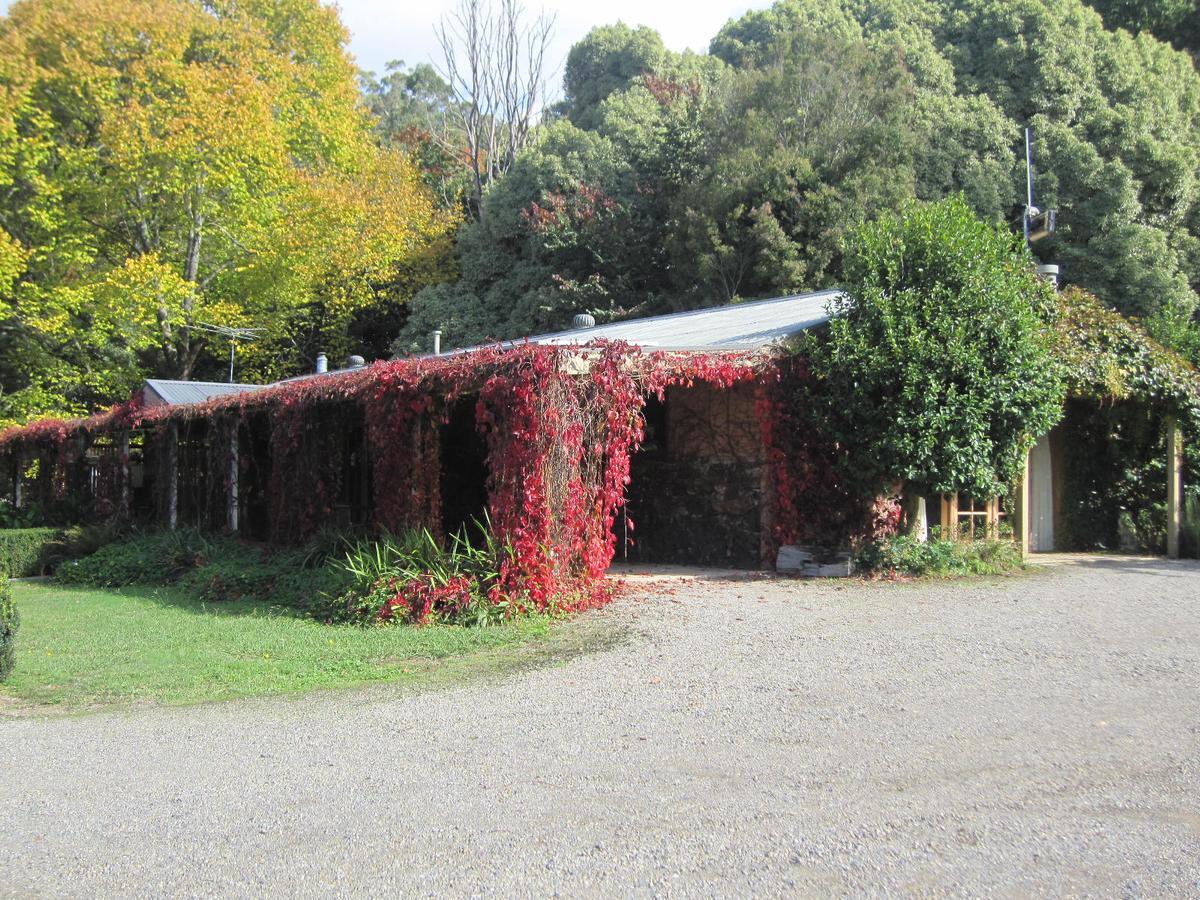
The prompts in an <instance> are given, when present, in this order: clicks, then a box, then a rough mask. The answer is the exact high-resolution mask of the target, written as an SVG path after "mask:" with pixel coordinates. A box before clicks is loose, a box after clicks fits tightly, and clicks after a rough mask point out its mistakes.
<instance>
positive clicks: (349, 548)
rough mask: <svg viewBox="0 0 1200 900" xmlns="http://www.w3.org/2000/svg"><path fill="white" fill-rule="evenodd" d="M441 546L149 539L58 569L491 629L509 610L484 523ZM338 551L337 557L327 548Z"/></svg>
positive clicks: (330, 616)
mask: <svg viewBox="0 0 1200 900" xmlns="http://www.w3.org/2000/svg"><path fill="white" fill-rule="evenodd" d="M473 530H474V531H476V532H477V536H476V537H475V538H474V540H472V539H471V538H470V537H469V536H468V534H467V532H466V531H465V530H464V531H463V532H462V533H459V534H456V535H453V536H451V538H450V539H449V541H448V542H447V544H446V545H445V546H444V547H443V546H442V545H440V544H439V542H438V540H437V539H436V538H435V537H434V536H433V535H432V534H431V533H430V532H429V531H427V530H424V529H422V530H419V531H411V532H407V533H406V534H404V535H402V536H401V537H394V536H392V535H388V534H385V535H383V536H382V537H380V538H373V539H365V538H354V539H351V538H348V537H347V536H346V535H345V534H342V535H338V536H336V541H335V536H334V535H333V534H332V533H329V534H321V535H318V536H317V537H316V538H314V540H313V542H312V543H311V544H310V545H309V546H308V547H305V548H302V549H297V550H287V551H270V550H268V549H266V548H262V547H255V546H252V545H250V544H246V543H244V542H242V541H239V540H237V539H236V538H233V537H219V536H211V535H204V534H201V533H200V532H198V531H194V530H190V529H187V530H181V531H177V532H149V533H143V534H139V535H135V536H134V537H132V538H130V539H127V540H124V541H120V542H117V543H110V544H107V545H105V546H102V547H100V548H99V549H98V550H97V551H96V552H95V553H93V554H91V555H90V556H87V557H85V558H83V559H78V560H71V561H67V562H64V563H63V564H62V565H61V566H60V567H59V568H58V570H57V571H56V573H55V577H56V579H57V580H58V581H60V582H62V583H65V584H82V585H88V586H91V587H123V586H125V585H132V584H154V585H157V584H172V583H177V584H178V586H179V587H180V589H181V590H183V591H185V592H186V593H188V594H190V595H191V596H193V597H195V598H197V599H199V600H203V601H206V602H213V603H220V602H226V601H234V600H257V601H270V602H272V603H273V604H275V605H278V606H286V607H290V608H293V609H296V610H299V611H302V612H305V613H307V614H308V615H311V616H313V617H314V618H318V619H323V620H327V621H330V620H332V621H352V622H362V623H371V624H373V623H378V622H387V623H411V624H424V623H426V622H431V621H438V622H447V623H453V624H460V625H490V624H495V623H497V622H500V621H502V620H503V619H504V618H506V617H507V616H508V615H509V614H510V612H512V611H515V610H516V609H517V608H523V606H522V605H521V604H516V605H513V604H512V601H511V599H510V598H508V597H507V596H504V595H503V594H502V592H501V590H500V587H499V583H500V573H501V569H502V567H503V565H504V564H505V563H506V562H510V561H511V560H512V558H513V551H512V548H511V546H510V545H508V544H501V543H500V542H498V541H496V540H495V538H494V537H492V535H491V530H490V528H488V527H487V526H486V525H484V524H480V523H476V525H475V527H474V529H473ZM335 548H337V549H335Z"/></svg>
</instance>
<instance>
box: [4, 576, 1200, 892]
mask: <svg viewBox="0 0 1200 900" xmlns="http://www.w3.org/2000/svg"><path fill="white" fill-rule="evenodd" d="M592 615H593V616H595V617H597V618H595V619H592V622H593V623H595V622H601V623H604V624H606V625H612V626H614V627H619V628H621V629H622V630H623V631H624V632H625V637H624V639H623V640H622V641H620V642H619V643H617V644H616V645H615V646H609V647H608V648H607V649H604V650H601V651H598V652H595V653H592V654H589V655H586V656H582V657H577V658H575V659H572V660H570V661H568V662H566V663H565V664H563V665H560V666H556V667H552V668H542V669H538V670H535V671H527V672H523V673H520V674H517V675H513V676H511V677H508V678H506V679H504V680H502V681H499V682H491V683H477V684H474V685H472V686H469V687H465V688H459V689H455V690H451V691H442V692H435V693H425V694H416V695H412V694H410V695H405V694H402V693H400V692H398V691H397V690H396V689H379V688H376V689H371V690H367V691H357V692H353V693H348V694H336V695H325V696H320V697H309V698H306V699H301V700H272V701H261V702H239V703H229V704H221V705H213V706H205V707H193V708H189V709H154V710H141V711H134V712H124V713H106V714H99V715H90V716H81V717H75V718H60V719H50V720H34V719H9V720H6V721H5V720H0V893H6V892H7V893H12V894H17V895H25V894H31V893H44V894H56V895H57V894H73V895H96V894H99V895H138V896H146V895H160V894H171V895H179V894H186V895H213V894H217V895H230V894H232V895H244V896H250V895H255V896H257V895H264V894H265V895H296V894H298V895H302V896H308V895H315V894H329V893H332V892H337V893H354V894H370V895H383V894H391V893H395V892H398V891H399V892H403V893H405V894H442V893H453V894H485V893H494V892H499V893H503V894H506V895H536V896H544V895H547V894H554V893H559V894H568V895H611V894H621V895H626V894H637V895H648V894H679V895H697V894H704V895H710V894H719V895H727V894H745V893H756V894H764V893H765V894H778V893H782V892H788V893H803V894H814V893H815V894H833V893H839V894H840V893H846V892H852V893H856V894H857V893H868V894H883V893H893V892H905V893H919V894H948V893H952V894H962V893H967V894H996V893H999V894H1004V895H1014V896H1021V895H1027V894H1029V893H1037V894H1046V893H1050V894H1072V895H1078V894H1105V895H1113V894H1118V893H1120V894H1123V895H1129V896H1162V895H1175V896H1187V895H1190V896H1197V895H1198V894H1200V568H1198V567H1196V566H1195V565H1191V564H1186V563H1175V564H1168V563H1165V562H1135V561H1116V560H1104V561H1097V562H1093V563H1088V564H1082V565H1074V566H1067V567H1062V568H1058V569H1054V570H1048V571H1045V572H1042V573H1038V574H1034V575H1031V576H1028V577H1024V578H1020V579H1011V580H1004V581H999V582H995V583H986V584H985V583H955V584H936V585H927V584H922V585H882V584H858V583H855V584H847V585H841V584H832V583H822V584H813V583H799V582H786V581H748V582H708V583H698V584H689V585H680V586H676V587H673V588H672V587H664V588H661V589H656V590H655V592H654V593H647V594H644V595H640V596H635V597H631V598H628V599H625V600H622V601H620V602H618V603H617V604H615V605H613V606H611V607H609V608H608V609H607V610H604V611H602V612H600V613H597V614H592ZM588 618H589V619H590V618H591V617H588Z"/></svg>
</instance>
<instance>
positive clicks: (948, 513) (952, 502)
mask: <svg viewBox="0 0 1200 900" xmlns="http://www.w3.org/2000/svg"><path fill="white" fill-rule="evenodd" d="M942 540H944V541H957V540H958V494H942Z"/></svg>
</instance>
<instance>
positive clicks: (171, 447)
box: [165, 422, 179, 531]
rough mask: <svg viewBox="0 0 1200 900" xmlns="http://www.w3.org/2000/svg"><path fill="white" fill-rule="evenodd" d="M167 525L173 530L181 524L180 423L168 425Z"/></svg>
mask: <svg viewBox="0 0 1200 900" xmlns="http://www.w3.org/2000/svg"><path fill="white" fill-rule="evenodd" d="M165 474H166V479H167V483H166V485H165V486H166V489H167V527H168V528H169V529H171V530H172V531H174V530H175V528H176V527H177V526H178V525H179V425H178V423H176V422H171V423H170V424H169V425H168V426H167V465H166V473H165Z"/></svg>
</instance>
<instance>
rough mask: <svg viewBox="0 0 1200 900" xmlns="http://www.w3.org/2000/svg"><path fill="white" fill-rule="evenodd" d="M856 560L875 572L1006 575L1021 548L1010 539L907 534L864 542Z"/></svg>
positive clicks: (1017, 563)
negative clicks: (922, 537) (924, 538)
mask: <svg viewBox="0 0 1200 900" xmlns="http://www.w3.org/2000/svg"><path fill="white" fill-rule="evenodd" d="M857 562H858V565H859V567H860V568H861V569H862V570H863V571H864V572H868V573H872V574H877V575H912V576H922V575H928V576H940V577H946V576H952V575H1006V574H1009V573H1012V572H1017V571H1019V570H1020V569H1021V565H1022V562H1021V550H1020V548H1019V547H1018V546H1017V544H1016V543H1015V542H1014V541H1010V540H984V541H950V540H944V539H941V538H935V539H933V540H929V541H920V540H917V539H916V538H913V537H909V536H907V535H896V536H895V537H891V538H887V539H886V540H883V541H879V542H875V543H870V544H866V545H865V546H863V548H862V549H861V550H860V551H859V552H858V556H857Z"/></svg>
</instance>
